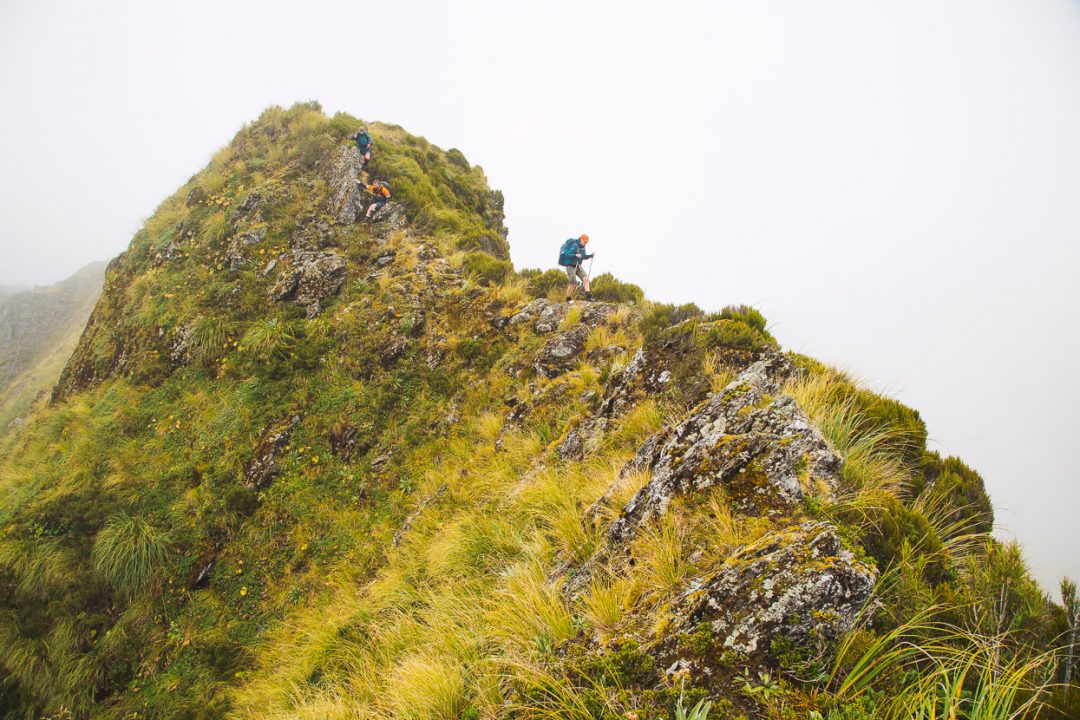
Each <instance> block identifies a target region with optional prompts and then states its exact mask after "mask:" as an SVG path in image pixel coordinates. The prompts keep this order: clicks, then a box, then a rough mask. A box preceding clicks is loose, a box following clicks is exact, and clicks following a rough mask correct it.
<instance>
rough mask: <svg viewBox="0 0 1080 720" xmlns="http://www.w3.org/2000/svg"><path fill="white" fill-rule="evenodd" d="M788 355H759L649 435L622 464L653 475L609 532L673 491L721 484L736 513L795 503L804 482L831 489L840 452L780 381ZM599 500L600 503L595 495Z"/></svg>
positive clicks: (651, 512) (619, 531)
mask: <svg viewBox="0 0 1080 720" xmlns="http://www.w3.org/2000/svg"><path fill="white" fill-rule="evenodd" d="M791 371H792V368H791V364H790V361H789V360H788V359H787V358H786V357H784V356H783V355H779V354H774V355H770V356H768V357H767V358H765V359H763V360H760V361H758V362H756V363H754V364H753V365H751V366H750V367H749V368H747V369H746V370H745V371H744V372H743V373H742V374H740V375H739V376H738V377H737V378H735V380H734V381H732V382H731V383H730V384H729V385H728V386H727V387H726V388H724V390H723V391H722V392H720V393H717V394H716V395H714V396H713V397H712V398H710V399H709V400H708V401H706V402H705V403H703V404H702V405H700V406H699V407H698V408H697V409H696V410H694V412H692V413H691V414H690V416H689V417H687V418H686V419H685V420H683V421H682V422H681V423H679V424H678V425H676V426H675V427H673V428H670V429H667V430H664V431H662V432H660V433H658V434H657V435H655V436H653V437H652V438H650V439H649V440H648V441H647V442H646V443H645V444H644V445H643V446H642V447H641V449H640V450H639V451H638V454H637V456H636V457H635V458H634V459H633V460H632V461H631V462H630V463H629V464H628V465H627V470H638V469H648V470H651V471H652V478H651V479H650V480H649V482H648V483H647V484H646V485H645V486H644V487H642V488H641V490H640V491H638V493H637V494H636V495H635V496H634V497H633V499H631V501H630V502H629V503H628V504H627V505H626V507H625V508H624V509H623V511H622V514H621V515H620V516H619V518H618V519H617V520H616V521H615V523H614V524H613V525H612V527H611V530H610V531H609V537H610V539H611V540H612V541H613V542H624V541H626V540H627V539H629V538H630V537H632V536H633V535H634V534H636V532H637V528H638V527H639V526H640V525H641V524H642V523H644V522H647V521H649V520H650V519H652V518H655V517H659V516H661V515H662V514H663V513H664V511H665V510H666V509H667V507H668V504H669V503H670V502H671V500H672V498H674V497H676V496H679V495H683V494H686V493H688V492H693V491H700V490H704V489H706V488H709V487H712V486H715V485H723V486H724V487H725V489H726V490H727V492H728V496H729V498H730V500H731V501H732V502H733V503H734V505H735V506H736V507H737V508H738V509H739V510H741V511H742V512H747V513H753V514H772V513H779V512H782V511H785V510H787V509H789V508H790V507H792V506H793V505H795V504H796V503H798V502H800V501H801V500H802V498H803V496H804V493H805V489H804V485H805V486H806V487H813V486H814V485H815V484H816V485H818V486H819V487H820V486H821V485H824V488H825V489H832V488H835V486H836V484H837V482H838V475H837V474H838V473H839V471H840V465H841V458H840V456H839V455H838V454H837V452H836V451H835V450H834V449H833V448H832V447H831V446H830V445H829V443H828V441H827V440H826V439H825V438H824V437H823V436H822V435H821V433H820V432H818V430H817V429H815V428H814V427H813V426H812V425H811V424H810V422H809V420H808V419H807V418H806V416H805V415H804V414H803V412H802V410H800V409H799V407H798V405H796V403H795V400H794V398H791V397H790V396H783V397H779V398H776V397H774V395H775V394H777V393H779V392H780V387H781V382H782V380H783V378H784V377H786V376H787V375H788V374H789V373H790V372H791ZM601 502H604V500H603V499H602V500H601Z"/></svg>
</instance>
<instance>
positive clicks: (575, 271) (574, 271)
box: [563, 265, 587, 283]
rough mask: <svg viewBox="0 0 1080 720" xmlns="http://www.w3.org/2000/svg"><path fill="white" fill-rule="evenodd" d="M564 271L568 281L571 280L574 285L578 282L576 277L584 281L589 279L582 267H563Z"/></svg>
mask: <svg viewBox="0 0 1080 720" xmlns="http://www.w3.org/2000/svg"><path fill="white" fill-rule="evenodd" d="M563 270H565V271H566V279H567V280H569V281H570V282H572V283H576V282H577V280H575V279H574V276H575V275H576V276H577V277H579V278H581V279H582V280H584V279H585V278H586V277H587V276H586V275H585V271H584V270H583V269H582V267H581V266H580V265H563Z"/></svg>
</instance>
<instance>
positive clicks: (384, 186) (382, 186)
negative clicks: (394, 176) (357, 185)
mask: <svg viewBox="0 0 1080 720" xmlns="http://www.w3.org/2000/svg"><path fill="white" fill-rule="evenodd" d="M356 182H360V180H359V179H357V181H356ZM361 184H363V183H361ZM364 189H365V190H367V191H368V192H369V193H371V194H372V195H373V196H374V197H375V200H374V202H372V203H371V204H370V205H368V209H367V212H366V213H364V219H365V220H370V219H371V218H373V217H375V213H377V212H379V210H381V209H382V206H383V205H385V204H386V201H387V200H389V199H390V184H389V183H386V182H383V181H382V180H376V181H375V182H373V183H371V184H370V185H365V186H364Z"/></svg>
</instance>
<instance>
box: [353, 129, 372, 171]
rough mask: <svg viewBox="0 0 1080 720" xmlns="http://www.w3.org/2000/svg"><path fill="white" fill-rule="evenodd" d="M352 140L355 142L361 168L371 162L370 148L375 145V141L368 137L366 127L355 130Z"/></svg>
mask: <svg viewBox="0 0 1080 720" xmlns="http://www.w3.org/2000/svg"><path fill="white" fill-rule="evenodd" d="M353 140H355V141H356V148H357V149H358V150H359V151H360V167H361V168H363V167H364V166H365V165H367V164H368V163H369V162H371V148H372V147H373V146H374V145H375V141H374V140H372V139H371V136H370V135H368V131H367V128H366V127H362V128H360V129H359V130H357V131H356V134H355V135H353Z"/></svg>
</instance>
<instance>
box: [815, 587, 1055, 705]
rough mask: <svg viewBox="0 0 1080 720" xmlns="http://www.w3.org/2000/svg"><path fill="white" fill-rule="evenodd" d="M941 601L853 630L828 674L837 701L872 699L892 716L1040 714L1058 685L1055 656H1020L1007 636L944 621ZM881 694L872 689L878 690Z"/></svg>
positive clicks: (1047, 654)
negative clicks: (875, 631)
mask: <svg viewBox="0 0 1080 720" xmlns="http://www.w3.org/2000/svg"><path fill="white" fill-rule="evenodd" d="M947 609H948V608H946V607H944V606H940V605H934V606H930V607H927V608H925V609H924V610H923V611H921V612H920V613H919V614H918V615H916V616H915V617H914V618H912V619H910V620H908V621H907V622H904V623H902V624H900V625H898V626H897V627H895V628H893V629H892V630H890V631H888V632H886V633H884V634H882V635H880V636H872V637H870V638H869V639H868V638H867V637H866V635H865V631H860V632H856V633H851V634H849V635H848V636H847V638H846V639H845V641H844V642H843V643H842V644H841V646H840V649H839V652H838V654H837V658H836V663H835V665H834V666H833V669H832V672H831V674H830V676H829V687H830V689H831V690H832V692H833V693H834V697H835V699H836V701H838V702H840V703H845V702H853V701H855V700H858V699H860V698H862V697H864V696H866V697H868V698H873V701H872V704H873V705H874V714H873V717H881V718H887V719H888V720H908V719H910V718H918V719H919V720H931V718H961V717H963V718H971V719H972V720H975V719H977V720H1012V719H1013V718H1024V717H1034V716H1035V715H1037V714H1038V712H1039V708H1040V705H1041V704H1042V703H1043V702H1044V701H1045V699H1046V695H1047V693H1048V691H1049V689H1050V686H1051V682H1050V680H1049V679H1048V677H1049V676H1048V674H1047V673H1046V672H1045V670H1046V669H1047V668H1048V667H1050V665H1051V663H1052V662H1053V657H1054V656H1053V653H1052V652H1047V653H1027V654H1017V653H1015V652H1014V650H1013V648H1011V647H1009V646H1008V645H1007V644H1006V643H1005V640H1004V636H993V635H982V634H979V633H973V632H970V631H966V630H963V629H962V628H959V627H956V626H954V625H952V624H950V623H947V622H943V621H942V620H941V619H940V617H941V616H942V615H944V614H945V612H946V610H947ZM875 690H876V691H878V692H877V693H876V694H871V693H872V692H873V691H875Z"/></svg>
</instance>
